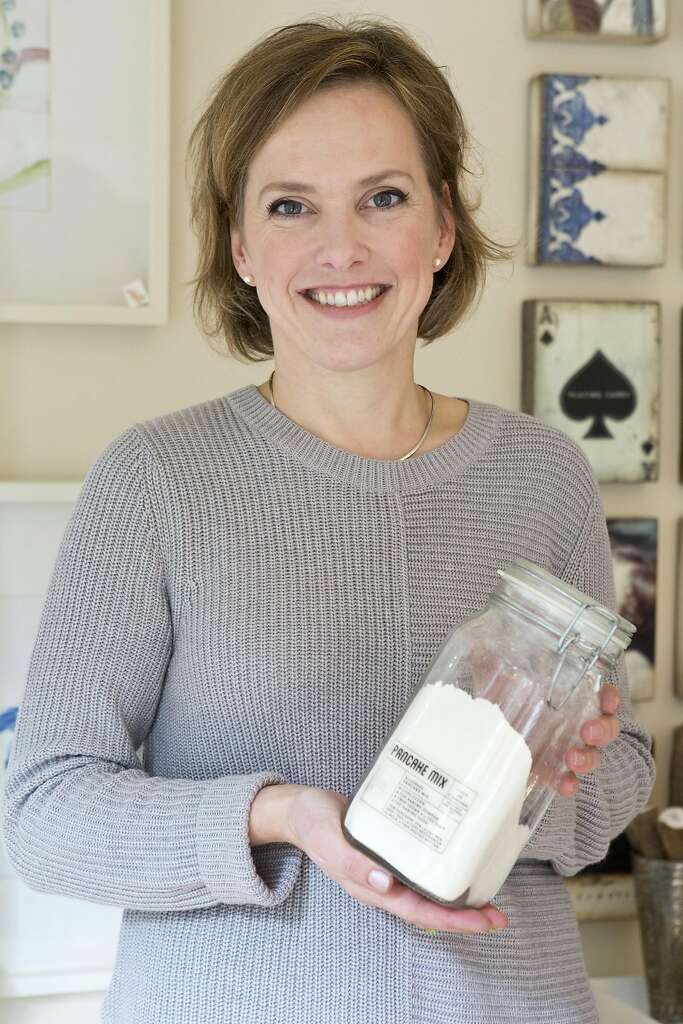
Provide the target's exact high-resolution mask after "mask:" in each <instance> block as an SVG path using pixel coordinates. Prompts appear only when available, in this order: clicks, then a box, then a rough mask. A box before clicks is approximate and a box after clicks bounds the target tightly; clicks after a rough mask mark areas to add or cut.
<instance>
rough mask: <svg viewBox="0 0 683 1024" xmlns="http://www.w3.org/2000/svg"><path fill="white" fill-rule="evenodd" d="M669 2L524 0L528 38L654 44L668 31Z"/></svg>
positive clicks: (645, 0)
mask: <svg viewBox="0 0 683 1024" xmlns="http://www.w3.org/2000/svg"><path fill="white" fill-rule="evenodd" d="M668 20H669V2H668V0H527V4H526V28H527V35H528V36H529V38H530V39H557V40H560V39H567V40H572V41H573V42H589V43H656V42H658V41H659V40H660V39H664V38H665V37H666V34H667V32H668Z"/></svg>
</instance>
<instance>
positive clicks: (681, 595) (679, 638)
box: [674, 518, 683, 698]
mask: <svg viewBox="0 0 683 1024" xmlns="http://www.w3.org/2000/svg"><path fill="white" fill-rule="evenodd" d="M676 547H677V556H676V642H675V654H676V671H675V673H674V678H675V682H674V690H675V693H676V696H677V697H682V698H683V518H679V519H678V521H677V524H676Z"/></svg>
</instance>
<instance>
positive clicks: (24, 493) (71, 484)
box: [0, 480, 83, 504]
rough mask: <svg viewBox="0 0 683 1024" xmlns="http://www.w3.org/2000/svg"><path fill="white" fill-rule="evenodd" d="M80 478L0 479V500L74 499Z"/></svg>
mask: <svg viewBox="0 0 683 1024" xmlns="http://www.w3.org/2000/svg"><path fill="white" fill-rule="evenodd" d="M82 486H83V481H82V480H73V481H72V480H64V481H55V482H50V481H41V480H0V502H7V503H8V504H11V503H14V504H22V503H24V502H25V503H30V502H35V501H41V502H62V501H71V502H74V501H76V498H77V497H78V495H79V493H80V490H81V487H82Z"/></svg>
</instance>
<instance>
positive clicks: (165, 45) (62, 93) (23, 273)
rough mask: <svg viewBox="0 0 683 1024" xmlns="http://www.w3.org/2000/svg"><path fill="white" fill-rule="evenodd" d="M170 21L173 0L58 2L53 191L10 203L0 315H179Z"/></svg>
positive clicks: (30, 318)
mask: <svg viewBox="0 0 683 1024" xmlns="http://www.w3.org/2000/svg"><path fill="white" fill-rule="evenodd" d="M16 10H17V12H18V11H19V5H17V9H16ZM170 23H171V0H146V2H145V3H143V4H141V3H139V0H119V2H118V3H116V4H113V5H112V4H105V3H104V2H103V0H69V2H68V3H60V2H55V0H52V2H51V3H50V7H49V30H48V34H49V38H48V40H47V44H48V45H47V50H48V52H49V57H48V61H49V63H48V64H47V65H46V64H45V63H43V65H42V70H41V72H40V74H41V75H42V79H41V82H42V88H43V89H44V88H45V74H46V68H47V75H48V78H49V87H48V108H49V109H48V118H49V143H48V144H47V145H48V154H47V156H48V160H47V163H48V165H49V181H48V182H46V183H45V184H46V185H47V187H48V188H49V201H48V202H47V203H46V205H45V208H41V209H37V208H21V207H22V199H21V193H20V192H18V193H17V198H16V199H14V202H15V204H16V205H17V208H9V207H0V239H2V243H3V248H4V250H5V253H6V256H5V260H4V267H3V275H2V280H0V323H52V324H65V323H81V324H135V325H140V324H163V323H167V322H168V307H169V299H168V261H169V256H168V241H169V196H170V187H169V186H170V163H169V140H170ZM29 29H30V26H29ZM27 45H29V42H27ZM20 46H21V44H20V43H19V44H17V46H16V47H15V49H17V51H20ZM32 67H33V64H32V63H31V62H28V63H27V64H26V68H32ZM22 72H24V65H23V64H22V65H21V67H20V72H19V74H21V73H22ZM25 73H27V74H28V73H29V72H28V71H26V72H25ZM31 73H34V72H33V71H31ZM16 81H17V83H19V77H17V79H16ZM17 105H18V106H21V104H17ZM1 114H2V111H1V110H0V115H1ZM33 130H34V129H32V131H33ZM45 184H44V187H45ZM25 205H26V204H25ZM38 205H39V204H38ZM37 253H40V257H41V258H40V259H38V258H37V257H36V254H37ZM9 268H13V269H12V270H11V271H10V269H9Z"/></svg>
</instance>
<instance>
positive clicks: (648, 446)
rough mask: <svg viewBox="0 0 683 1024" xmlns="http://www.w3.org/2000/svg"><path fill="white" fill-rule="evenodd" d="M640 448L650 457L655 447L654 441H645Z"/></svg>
mask: <svg viewBox="0 0 683 1024" xmlns="http://www.w3.org/2000/svg"><path fill="white" fill-rule="evenodd" d="M640 447H641V448H642V449H643V451H644V452H645V454H646V455H649V454H650V452H651V451H652V449H653V448H654V445H653V443H652V441H649V440H648V441H643V443H642V444H641V446H640Z"/></svg>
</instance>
